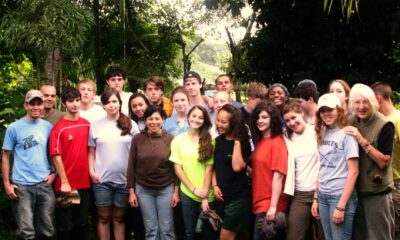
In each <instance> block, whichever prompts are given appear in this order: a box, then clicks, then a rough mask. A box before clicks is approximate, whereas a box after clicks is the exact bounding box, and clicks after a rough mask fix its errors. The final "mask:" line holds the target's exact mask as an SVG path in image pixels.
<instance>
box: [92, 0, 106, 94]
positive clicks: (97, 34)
mask: <svg viewBox="0 0 400 240" xmlns="http://www.w3.org/2000/svg"><path fill="white" fill-rule="evenodd" d="M92 10H93V16H94V21H95V27H94V62H95V76H96V83H97V93H101V92H103V88H104V86H105V85H106V82H105V80H104V79H103V58H102V54H101V29H100V20H99V0H93V6H92Z"/></svg>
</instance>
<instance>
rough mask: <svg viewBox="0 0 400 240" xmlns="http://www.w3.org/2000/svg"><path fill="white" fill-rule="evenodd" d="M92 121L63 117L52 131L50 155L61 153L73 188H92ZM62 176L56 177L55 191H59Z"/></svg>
mask: <svg viewBox="0 0 400 240" xmlns="http://www.w3.org/2000/svg"><path fill="white" fill-rule="evenodd" d="M89 128H90V123H89V122H88V121H87V120H86V119H84V118H79V119H78V120H76V121H70V120H66V119H64V118H62V119H61V120H60V121H59V122H58V123H57V124H56V125H54V127H53V129H52V130H51V133H50V156H51V157H53V156H55V155H60V156H61V159H62V162H63V164H64V169H65V174H66V175H67V178H68V182H69V184H70V186H71V189H73V190H74V189H84V188H90V177H89V163H88V137H89ZM60 187H61V179H60V177H58V176H57V177H56V179H55V183H54V191H56V192H59V191H60Z"/></svg>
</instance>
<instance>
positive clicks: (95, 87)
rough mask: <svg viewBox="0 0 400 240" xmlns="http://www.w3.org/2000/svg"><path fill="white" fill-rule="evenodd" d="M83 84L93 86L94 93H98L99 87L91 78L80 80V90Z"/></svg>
mask: <svg viewBox="0 0 400 240" xmlns="http://www.w3.org/2000/svg"><path fill="white" fill-rule="evenodd" d="M81 84H88V85H90V86H92V88H93V91H94V92H95V93H96V91H97V86H96V83H95V82H94V81H93V80H92V79H90V78H84V79H82V80H80V81H79V83H78V88H79V86H80V85H81Z"/></svg>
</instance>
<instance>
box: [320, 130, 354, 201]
mask: <svg viewBox="0 0 400 240" xmlns="http://www.w3.org/2000/svg"><path fill="white" fill-rule="evenodd" d="M319 156H320V169H319V180H318V183H319V185H318V187H319V191H320V192H322V193H325V194H341V193H342V192H343V189H344V184H345V182H346V179H347V175H348V174H349V171H348V168H347V161H354V160H349V159H351V158H358V142H357V140H356V139H355V138H354V137H353V136H350V135H347V134H346V133H345V132H344V130H343V129H340V128H333V129H329V128H327V129H326V131H325V133H324V136H323V139H322V142H321V144H320V146H319Z"/></svg>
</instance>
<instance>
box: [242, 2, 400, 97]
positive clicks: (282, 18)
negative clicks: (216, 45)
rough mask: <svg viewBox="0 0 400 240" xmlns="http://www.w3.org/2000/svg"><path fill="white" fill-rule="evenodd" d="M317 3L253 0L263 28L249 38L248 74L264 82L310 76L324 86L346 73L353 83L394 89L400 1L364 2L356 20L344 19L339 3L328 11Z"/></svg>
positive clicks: (395, 85)
mask: <svg viewBox="0 0 400 240" xmlns="http://www.w3.org/2000/svg"><path fill="white" fill-rule="evenodd" d="M321 4H322V3H321V2H320V3H317V2H315V1H312V0H305V1H296V2H294V1H291V0H282V1H277V0H276V1H268V2H264V1H259V0H256V1H254V3H253V8H254V9H255V10H256V11H260V14H259V16H258V18H257V22H258V24H259V26H260V27H261V26H262V28H261V29H260V30H259V31H258V32H257V35H256V36H255V37H254V38H252V39H251V41H249V42H248V49H249V53H248V57H249V62H250V69H249V71H250V73H251V74H252V75H254V76H255V78H256V79H258V80H262V81H264V82H265V83H271V82H283V83H285V84H287V85H288V87H292V86H293V85H295V84H296V83H297V82H298V81H299V80H301V79H304V78H310V79H314V80H315V81H317V82H318V84H319V86H320V89H321V90H322V89H326V86H327V84H328V83H329V81H330V80H331V79H334V78H344V79H346V80H347V81H349V82H350V83H351V84H353V83H356V82H363V83H367V84H371V83H373V82H375V81H378V80H381V81H386V82H389V83H390V84H391V85H392V86H393V87H394V88H397V87H398V86H399V84H400V81H399V76H398V74H397V73H398V71H399V67H400V65H399V64H398V63H396V56H394V55H393V54H392V52H393V50H394V49H396V48H397V47H398V46H397V45H396V44H397V43H398V42H399V40H400V31H399V24H398V22H399V21H400V14H399V9H400V8H399V7H400V2H399V1H396V0H387V1H378V2H377V1H362V2H361V3H360V6H359V7H360V19H356V18H352V19H350V22H349V23H348V24H347V23H346V22H344V21H343V20H342V19H341V10H340V9H339V8H332V10H331V14H330V15H329V16H326V15H325V13H324V12H322V11H321V7H322V6H321Z"/></svg>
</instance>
